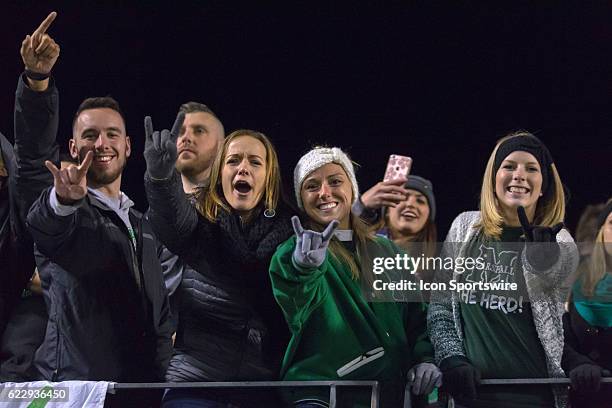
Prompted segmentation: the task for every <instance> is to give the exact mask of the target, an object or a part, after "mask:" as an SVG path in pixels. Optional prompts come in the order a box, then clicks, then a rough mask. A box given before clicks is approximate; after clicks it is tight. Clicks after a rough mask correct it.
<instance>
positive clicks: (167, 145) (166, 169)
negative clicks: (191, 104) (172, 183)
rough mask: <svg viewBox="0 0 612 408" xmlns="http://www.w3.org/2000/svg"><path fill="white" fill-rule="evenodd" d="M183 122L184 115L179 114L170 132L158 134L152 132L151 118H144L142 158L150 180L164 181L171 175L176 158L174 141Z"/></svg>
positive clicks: (157, 132)
mask: <svg viewBox="0 0 612 408" xmlns="http://www.w3.org/2000/svg"><path fill="white" fill-rule="evenodd" d="M184 121H185V113H184V112H179V113H178V115H176V120H175V121H174V125H172V130H170V131H169V130H167V129H164V130H162V131H161V132H159V131H153V122H152V121H151V117H150V116H147V117H145V122H144V125H145V137H146V139H145V149H144V157H145V161H146V162H147V173H149V176H151V178H153V179H156V180H165V179H167V178H170V176H171V175H172V172H173V171H174V164H175V162H176V158H177V152H176V139H177V138H178V135H179V133H180V131H181V127H182V126H183V122H184Z"/></svg>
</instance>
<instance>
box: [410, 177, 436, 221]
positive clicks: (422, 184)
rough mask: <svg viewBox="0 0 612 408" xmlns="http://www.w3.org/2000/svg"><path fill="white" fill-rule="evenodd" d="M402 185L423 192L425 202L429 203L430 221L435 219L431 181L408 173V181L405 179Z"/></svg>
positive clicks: (434, 202)
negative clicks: (425, 198)
mask: <svg viewBox="0 0 612 408" xmlns="http://www.w3.org/2000/svg"><path fill="white" fill-rule="evenodd" d="M404 187H405V188H409V189H412V190H417V191H419V192H421V193H423V195H424V196H425V197H427V203H428V204H429V219H430V220H431V221H435V220H436V198H435V197H434V193H433V185H432V184H431V181H429V180H427V179H425V178H423V177H419V176H413V175H409V176H408V181H406V184H404Z"/></svg>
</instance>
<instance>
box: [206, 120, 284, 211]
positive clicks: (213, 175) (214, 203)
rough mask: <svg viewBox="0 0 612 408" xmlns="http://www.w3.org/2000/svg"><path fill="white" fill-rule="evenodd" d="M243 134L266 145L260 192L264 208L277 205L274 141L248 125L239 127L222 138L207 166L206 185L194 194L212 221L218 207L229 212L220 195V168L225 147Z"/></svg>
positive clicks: (278, 188) (278, 181)
mask: <svg viewBox="0 0 612 408" xmlns="http://www.w3.org/2000/svg"><path fill="white" fill-rule="evenodd" d="M242 136H250V137H252V138H255V139H257V140H259V141H260V142H261V143H262V144H263V145H264V147H265V149H266V181H265V185H264V192H263V197H262V199H263V202H264V204H265V206H266V208H267V209H272V210H274V209H276V207H277V205H278V200H279V197H280V188H281V177H280V168H279V165H278V156H277V155H276V150H275V149H274V145H273V144H272V142H271V141H270V139H268V138H267V137H266V135H264V134H263V133H261V132H257V131H255V130H250V129H240V130H236V131H235V132H232V133H231V134H230V135H229V136H227V138H225V140H224V141H223V145H222V147H221V149H219V151H218V152H217V156H216V157H215V161H214V162H213V165H212V168H211V170H210V179H209V185H208V187H207V188H203V189H201V190H200V192H199V193H198V196H197V204H196V208H197V209H198V211H199V212H200V213H201V214H202V215H203V216H204V217H205V218H206V219H207V220H209V221H211V222H215V220H216V219H217V215H218V213H219V210H220V209H223V210H225V211H227V212H231V207H230V206H229V204H228V203H227V200H226V199H225V196H224V195H223V187H222V185H221V172H222V169H223V166H224V164H225V163H224V161H225V156H226V154H227V147H228V146H229V144H230V143H231V142H232V141H233V140H234V139H237V138H239V137H242ZM260 201H261V199H260Z"/></svg>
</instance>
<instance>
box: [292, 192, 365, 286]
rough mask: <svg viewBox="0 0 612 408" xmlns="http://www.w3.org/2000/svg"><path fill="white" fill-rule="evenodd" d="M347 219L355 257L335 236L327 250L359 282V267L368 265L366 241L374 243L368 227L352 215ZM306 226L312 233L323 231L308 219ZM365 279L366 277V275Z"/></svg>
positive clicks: (360, 275) (361, 274)
mask: <svg viewBox="0 0 612 408" xmlns="http://www.w3.org/2000/svg"><path fill="white" fill-rule="evenodd" d="M300 189H301V188H300ZM349 217H350V221H349V222H350V226H351V229H352V230H353V241H355V248H356V250H357V256H355V255H354V254H353V253H351V252H350V251H349V250H348V249H346V247H345V246H344V245H343V244H342V242H340V240H338V239H337V238H336V237H335V236H334V237H333V238H332V239H331V241H330V242H329V247H328V248H327V250H328V251H329V254H330V255H331V256H332V257H333V258H334V259H336V260H337V261H338V262H340V263H342V264H344V265H347V266H348V267H349V269H350V271H351V276H352V277H353V279H354V280H359V279H360V278H361V277H363V275H364V274H363V273H362V271H361V268H360V267H359V265H360V264H361V265H368V264H369V255H368V251H367V249H366V248H367V242H368V241H374V234H373V233H372V232H371V231H370V228H369V227H368V225H367V224H366V223H365V221H363V220H362V219H361V218H359V217H356V216H353V214H352V213H350V215H349ZM306 225H307V227H308V228H310V229H312V230H314V231H323V229H324V228H323V226H321V225H319V224H317V223H315V222H313V221H312V220H310V219H309V220H308V221H307V222H306ZM365 277H368V275H366V276H365Z"/></svg>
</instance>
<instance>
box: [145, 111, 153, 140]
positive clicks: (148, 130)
mask: <svg viewBox="0 0 612 408" xmlns="http://www.w3.org/2000/svg"><path fill="white" fill-rule="evenodd" d="M144 127H145V136H146V138H147V139H150V138H151V135H152V134H153V120H152V119H151V117H150V116H145V119H144Z"/></svg>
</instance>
